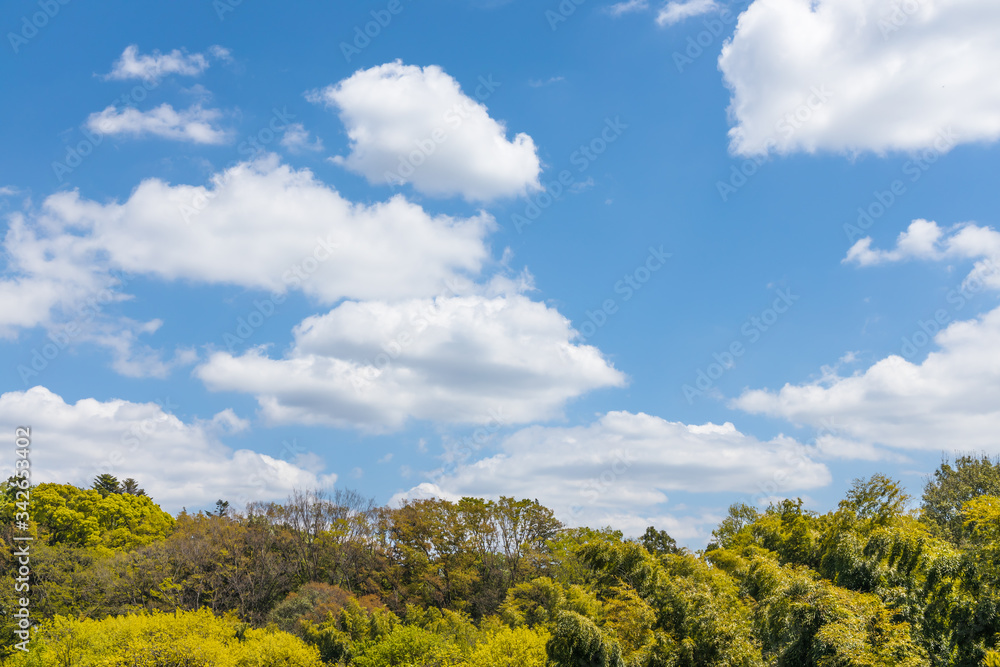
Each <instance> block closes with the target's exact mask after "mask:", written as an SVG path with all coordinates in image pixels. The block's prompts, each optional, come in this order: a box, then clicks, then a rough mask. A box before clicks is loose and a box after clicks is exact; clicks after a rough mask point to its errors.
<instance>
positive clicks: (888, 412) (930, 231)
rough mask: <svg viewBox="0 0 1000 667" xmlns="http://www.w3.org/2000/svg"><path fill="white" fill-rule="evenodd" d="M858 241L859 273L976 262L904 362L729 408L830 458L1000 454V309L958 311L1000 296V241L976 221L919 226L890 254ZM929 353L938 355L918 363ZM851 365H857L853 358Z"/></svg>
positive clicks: (829, 376)
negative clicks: (912, 263) (913, 264)
mask: <svg viewBox="0 0 1000 667" xmlns="http://www.w3.org/2000/svg"><path fill="white" fill-rule="evenodd" d="M871 243H872V240H871V239H870V238H865V239H861V240H860V241H858V242H857V243H856V244H855V245H854V246H853V247H852V248H851V249H850V251H849V252H848V254H847V257H845V258H844V260H843V261H844V262H845V263H846V262H850V263H855V264H858V265H860V266H871V265H875V264H882V263H891V262H901V261H906V260H917V259H919V260H934V261H942V260H948V259H965V260H970V259H971V260H976V262H975V265H974V267H973V269H972V271H971V272H970V273H969V274H968V275H967V276H966V277H965V278H964V279H963V281H962V283H961V285H960V286H958V287H956V288H954V289H952V290H950V291H949V292H948V294H947V295H946V297H945V302H946V304H944V306H945V307H942V308H939V309H937V310H936V311H934V312H928V314H927V316H926V317H924V318H919V319H918V320H917V321H916V322H914V323H913V327H912V330H911V331H909V332H908V334H907V335H906V336H904V337H903V339H902V341H901V346H900V350H899V354H894V355H890V356H888V357H886V358H884V359H882V360H880V361H878V362H877V363H875V364H873V365H872V366H870V367H869V368H867V369H866V370H864V371H863V372H860V371H859V372H855V373H854V374H853V375H851V376H848V377H841V376H840V375H839V374H838V373H837V372H836V370H835V369H832V368H826V369H824V370H825V372H824V374H823V376H822V377H821V378H819V379H818V380H816V381H814V382H810V383H804V384H786V385H785V386H784V387H782V388H781V389H780V390H778V391H769V390H767V389H756V390H748V391H745V392H744V393H743V394H742V395H741V396H740V397H739V398H738V399H736V400H735V401H733V402H732V404H733V406H734V407H738V408H740V409H742V410H746V411H748V412H752V413H757V414H765V415H770V416H773V417H780V418H782V419H786V420H788V421H790V422H793V423H796V424H805V425H810V426H814V427H817V428H819V429H820V430H821V432H822V435H821V436H820V437H819V438H818V439H817V446H818V449H819V450H820V451H821V452H822V454H823V455H824V456H826V457H841V458H856V459H862V460H872V461H874V460H882V459H889V458H892V457H893V456H894V454H892V453H889V452H886V451H885V450H883V449H881V448H880V447H879V446H886V447H894V448H897V449H912V450H945V451H951V450H963V451H969V450H987V451H990V452H993V453H997V452H1000V444H998V442H997V439H996V432H997V429H1000V407H998V406H1000V308H997V309H995V310H993V311H991V312H988V313H986V314H985V315H983V316H981V317H979V318H977V319H972V320H966V321H955V317H956V313H958V312H960V310H961V309H962V308H964V307H965V306H966V304H967V303H968V302H969V300H970V299H971V298H972V297H973V295H975V294H976V293H978V292H982V291H983V290H985V289H993V290H1000V233H998V232H996V231H995V230H993V229H991V228H989V227H979V226H976V225H974V224H971V223H966V224H960V225H955V226H954V227H951V228H950V229H942V228H940V227H939V226H938V225H937V223H934V222H928V221H927V220H914V221H913V222H912V223H911V224H910V226H909V228H908V229H907V230H906V231H905V232H903V233H901V234H900V235H899V237H898V239H897V242H896V247H895V248H893V249H891V250H878V249H872V247H871ZM926 347H931V348H932V351H931V352H930V353H929V354H928V355H927V357H926V359H924V361H923V362H922V363H914V361H913V359H915V358H916V357H917V356H918V355H919V353H920V352H921V351H922V350H923V349H925V348H926ZM847 359H848V360H849V361H852V362H853V361H856V357H855V356H854V355H853V354H851V355H849V357H848V358H847Z"/></svg>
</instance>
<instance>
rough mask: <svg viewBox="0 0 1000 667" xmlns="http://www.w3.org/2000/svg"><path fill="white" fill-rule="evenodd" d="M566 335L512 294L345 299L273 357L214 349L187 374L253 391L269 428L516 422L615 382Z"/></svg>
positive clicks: (552, 317)
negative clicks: (417, 421)
mask: <svg viewBox="0 0 1000 667" xmlns="http://www.w3.org/2000/svg"><path fill="white" fill-rule="evenodd" d="M576 336H577V334H576V332H575V331H573V329H572V328H571V326H570V323H569V321H568V320H566V319H565V318H564V317H563V316H561V315H560V314H559V313H558V312H556V311H555V310H554V309H552V308H548V307H546V306H545V305H543V304H540V303H536V302H533V301H531V300H529V299H528V298H527V297H525V296H523V295H521V294H517V293H513V294H497V295H493V296H489V295H486V294H467V295H460V296H440V297H437V298H435V299H416V300H410V301H404V302H397V303H385V302H363V303H356V302H346V303H344V304H341V305H340V306H338V307H337V308H335V309H334V310H333V311H331V312H330V313H328V314H326V315H322V316H317V317H311V318H309V319H307V320H305V321H304V322H303V323H302V324H301V325H300V326H299V327H297V328H296V330H295V343H294V345H293V347H292V349H291V350H290V351H289V352H288V354H287V355H286V356H285V357H284V358H282V359H272V358H270V357H268V356H265V354H264V353H263V351H262V350H254V351H251V352H249V353H247V354H244V355H242V356H238V357H237V356H233V355H232V354H229V353H225V352H219V353H217V354H215V355H213V356H212V357H211V358H210V359H209V360H208V362H207V363H206V364H204V365H203V366H201V367H199V368H198V369H196V373H197V375H198V377H200V378H201V379H202V380H203V381H204V382H205V383H206V385H207V386H208V387H209V388H211V389H214V390H226V391H243V392H250V393H253V394H255V395H256V396H257V400H258V402H259V403H260V406H261V409H262V411H263V414H264V416H265V417H266V418H268V419H270V420H273V421H276V422H299V423H305V424H330V425H334V426H358V427H361V428H365V429H368V430H392V429H396V428H400V427H402V426H403V425H404V424H405V423H406V422H407V420H409V419H426V420H434V421H440V422H454V423H486V422H488V421H490V420H494V419H500V420H501V421H503V422H504V423H510V424H519V423H525V422H531V421H537V420H540V419H549V418H552V417H554V416H558V414H559V411H560V410H561V408H562V406H563V405H564V404H565V402H566V401H567V400H569V399H571V398H574V397H576V396H579V395H581V394H583V393H584V392H586V391H589V390H592V389H596V388H599V387H607V386H621V385H622V384H624V376H623V375H622V374H621V373H620V372H619V371H617V370H615V369H614V368H613V367H612V366H611V365H610V364H609V363H608V362H607V361H606V360H605V359H604V358H603V357H602V356H601V354H600V352H599V351H598V350H597V349H596V348H593V347H591V346H587V345H581V344H574V342H573V340H574V338H575V337H576Z"/></svg>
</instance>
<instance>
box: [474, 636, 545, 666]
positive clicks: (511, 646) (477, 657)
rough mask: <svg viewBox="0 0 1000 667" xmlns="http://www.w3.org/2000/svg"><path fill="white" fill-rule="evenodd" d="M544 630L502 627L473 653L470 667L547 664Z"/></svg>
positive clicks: (477, 646) (484, 640)
mask: <svg viewBox="0 0 1000 667" xmlns="http://www.w3.org/2000/svg"><path fill="white" fill-rule="evenodd" d="M548 638H549V635H548V633H547V632H545V631H544V630H538V631H535V630H529V629H527V628H513V629H511V628H498V629H497V630H496V631H495V632H491V633H489V634H488V635H487V636H486V638H485V639H483V640H482V641H481V642H480V643H479V644H477V645H476V647H475V648H474V649H473V650H472V653H470V654H469V658H468V660H467V662H468V665H469V667H512V666H514V665H516V666H517V667H545V642H546V641H548Z"/></svg>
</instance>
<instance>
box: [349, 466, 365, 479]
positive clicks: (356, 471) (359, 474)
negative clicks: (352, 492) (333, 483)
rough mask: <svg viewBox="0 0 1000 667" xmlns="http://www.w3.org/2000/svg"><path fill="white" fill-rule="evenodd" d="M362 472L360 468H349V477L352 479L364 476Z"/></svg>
mask: <svg viewBox="0 0 1000 667" xmlns="http://www.w3.org/2000/svg"><path fill="white" fill-rule="evenodd" d="M364 474H365V471H364V470H362V469H361V468H354V469H353V470H351V477H353V478H354V479H361V478H362V477H363V476H364Z"/></svg>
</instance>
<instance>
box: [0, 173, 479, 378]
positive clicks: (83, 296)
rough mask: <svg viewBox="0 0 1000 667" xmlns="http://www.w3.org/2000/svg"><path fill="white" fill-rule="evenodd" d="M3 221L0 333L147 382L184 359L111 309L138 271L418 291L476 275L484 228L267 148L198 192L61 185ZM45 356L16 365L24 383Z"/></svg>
mask: <svg viewBox="0 0 1000 667" xmlns="http://www.w3.org/2000/svg"><path fill="white" fill-rule="evenodd" d="M7 223H8V230H7V234H6V237H5V238H4V241H3V251H4V255H5V257H6V264H5V266H4V268H3V272H2V273H0V306H2V308H0V337H5V338H12V337H16V336H17V335H18V333H19V332H20V331H22V330H24V329H30V328H32V327H37V326H42V327H45V328H47V329H48V330H49V331H50V332H51V333H50V335H51V336H53V337H54V338H53V340H54V341H55V342H56V343H57V346H58V347H59V349H60V350H61V349H63V348H64V347H66V345H67V344H77V343H80V342H89V343H96V344H98V345H101V346H104V347H106V348H107V349H109V350H110V351H111V352H112V354H113V358H114V360H113V364H114V367H115V369H116V370H118V372H121V373H124V374H126V375H132V376H143V375H146V376H148V375H152V376H160V377H162V376H163V375H165V374H166V373H168V372H169V371H170V369H171V368H173V367H175V366H177V365H179V364H184V363H189V362H191V361H193V357H192V355H191V353H190V352H189V351H186V350H178V351H176V352H174V353H173V358H172V359H171V360H167V359H164V358H161V356H162V355H160V354H159V353H157V352H156V351H155V350H152V349H150V348H148V347H146V346H144V345H143V344H142V342H141V339H142V338H143V336H145V335H147V334H149V333H152V332H154V331H156V329H157V328H158V327H159V326H160V325H161V324H162V322H160V321H158V320H153V321H149V322H135V321H132V320H129V319H127V318H124V317H120V316H118V315H117V314H115V313H117V311H118V310H120V309H116V304H119V303H120V302H123V301H128V300H129V299H130V296H129V291H130V289H131V282H132V281H133V280H135V279H136V278H137V277H152V278H157V279H161V280H167V281H174V280H185V281H190V282H192V283H194V284H228V285H239V286H243V287H247V288H251V289H260V290H268V291H270V292H273V293H278V294H284V293H285V292H287V291H289V290H301V291H303V292H305V293H306V294H308V295H309V296H310V297H312V298H314V299H316V300H318V301H320V302H323V303H334V302H336V301H337V300H340V299H342V298H345V297H346V298H353V299H406V298H414V297H425V296H429V295H435V294H440V293H442V292H443V291H444V290H445V289H446V285H447V284H448V283H450V282H452V281H455V280H457V279H458V278H460V277H461V276H464V275H466V274H469V275H475V274H478V272H479V271H480V270H481V269H482V268H483V265H484V263H485V262H487V261H488V260H489V257H490V252H489V249H488V247H487V246H486V245H485V242H484V239H485V237H486V235H487V234H488V233H489V231H490V230H491V229H493V227H494V221H493V219H492V218H491V217H489V216H487V215H477V216H474V217H472V218H451V217H447V216H431V215H429V214H428V213H426V212H425V211H424V210H423V209H421V208H420V207H419V206H416V205H414V204H412V203H410V202H408V201H407V200H406V199H404V198H403V197H402V196H396V197H394V198H392V199H390V200H389V201H387V202H384V203H379V204H374V205H360V204H355V203H353V202H350V201H348V200H345V199H344V198H343V197H341V196H340V194H339V193H337V192H336V191H335V190H333V189H331V188H329V187H327V186H326V185H324V184H322V183H320V182H319V181H317V180H316V179H315V178H314V177H313V175H312V174H311V173H310V172H308V171H295V170H293V169H291V168H289V167H287V166H284V165H281V164H280V163H279V162H278V161H277V159H276V158H275V157H274V156H270V157H267V158H264V159H262V160H259V161H256V162H253V163H245V164H240V165H237V166H235V167H233V168H231V169H229V170H227V171H226V172H224V173H221V174H218V175H217V176H216V177H215V178H214V179H213V181H212V183H211V185H210V186H208V187H205V186H190V185H176V186H172V185H168V184H166V183H164V182H163V181H160V180H157V179H150V180H146V181H143V182H142V183H141V184H140V185H139V186H138V187H137V188H136V189H135V191H133V193H132V194H131V196H130V197H129V198H128V199H127V200H126V201H125V202H123V203H118V202H109V203H98V202H94V201H89V200H86V199H84V198H82V197H81V196H80V195H79V194H78V193H77V192H61V193H58V194H55V195H52V196H50V197H49V198H47V199H46V200H45V201H44V202H43V203H42V205H41V206H40V207H38V208H34V207H30V205H29V209H28V210H25V211H19V212H15V213H13V214H11V215H9V216H8V219H7ZM46 344H47V343H46ZM48 358H49V359H51V355H48ZM44 365H45V360H44V359H43V360H36V363H35V364H34V366H36V367H33V366H32V365H30V364H27V363H26V364H25V368H24V369H22V370H24V375H25V376H26V377H24V378H23V379H24V381H26V382H30V381H31V378H32V377H33V376H32V373H31V371H38V370H39V368H37V366H44ZM27 386H30V385H27Z"/></svg>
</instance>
